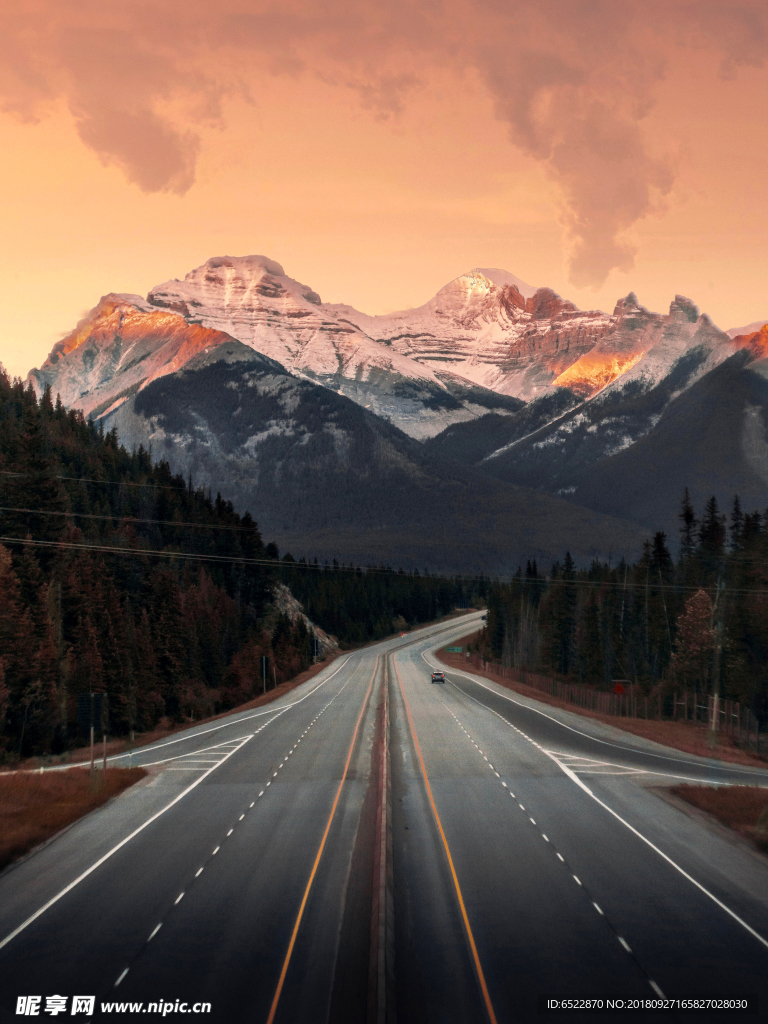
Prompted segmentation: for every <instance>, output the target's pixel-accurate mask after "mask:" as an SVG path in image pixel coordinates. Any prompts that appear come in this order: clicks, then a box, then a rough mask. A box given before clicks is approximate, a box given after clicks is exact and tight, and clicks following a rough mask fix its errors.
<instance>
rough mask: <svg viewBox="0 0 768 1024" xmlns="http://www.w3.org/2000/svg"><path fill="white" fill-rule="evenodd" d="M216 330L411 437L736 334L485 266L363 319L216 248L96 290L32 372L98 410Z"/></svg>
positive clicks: (725, 348)
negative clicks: (116, 291) (594, 300)
mask: <svg viewBox="0 0 768 1024" xmlns="http://www.w3.org/2000/svg"><path fill="white" fill-rule="evenodd" d="M226 339H235V340H238V341H240V342H242V343H243V344H245V345H247V346H249V347H250V348H252V349H253V350H254V351H256V352H258V353H260V354H262V355H263V356H265V357H267V358H269V359H273V360H275V361H276V362H278V363H279V364H280V365H281V366H283V367H284V368H285V369H286V370H288V371H289V372H291V373H293V374H294V375H298V376H300V377H304V378H307V379H309V380H312V381H315V382H316V383H319V384H322V385H323V386H324V387H326V388H329V389H331V390H333V391H336V392H337V393H339V394H344V395H346V396H347V397H348V398H351V399H352V400H353V401H355V402H357V404H359V405H362V406H363V407H365V408H367V409H370V410H371V411H372V412H374V413H376V414H377V415H380V416H383V417H384V418H385V419H387V420H389V421H390V422H391V423H393V424H395V425H396V426H398V427H399V428H400V429H402V430H404V431H405V432H406V433H408V434H410V435H411V436H412V437H415V438H417V439H419V440H425V439H427V438H430V437H433V436H435V435H437V434H439V433H440V432H441V431H443V430H445V429H446V428H447V427H450V426H451V425H454V424H457V423H461V422H467V421H473V420H476V419H478V418H480V417H483V416H485V415H487V414H489V413H499V414H506V415H509V414H512V413H515V412H517V411H518V410H519V409H520V408H521V406H522V404H523V403H525V402H529V401H531V400H534V399H537V398H540V397H542V396H545V395H547V394H550V393H552V392H553V391H554V390H557V389H567V390H568V391H570V392H573V393H574V394H575V395H577V396H578V397H579V398H581V399H591V398H594V396H599V395H600V394H602V393H603V391H605V390H606V389H607V390H610V389H611V388H614V387H616V386H623V384H624V383H630V382H635V383H636V385H637V386H639V387H641V388H645V389H647V388H648V387H653V386H655V385H657V384H658V383H659V382H660V381H661V380H662V379H663V378H664V377H665V376H666V375H667V374H668V373H669V372H670V371H671V370H672V368H673V367H674V365H675V364H676V362H677V361H678V360H680V359H682V358H688V356H689V353H690V352H691V351H693V350H696V352H697V353H698V356H697V365H698V373H699V375H701V374H702V373H706V372H707V371H708V370H709V369H711V368H712V367H714V366H716V365H717V364H718V363H719V362H721V361H722V360H723V359H726V358H728V356H730V355H731V354H732V352H733V351H734V347H733V346H734V344H736V345H739V344H743V341H740V340H739V339H738V338H737V339H736V341H735V342H734V341H732V340H731V338H730V337H729V336H728V335H727V334H726V333H724V332H723V331H720V330H719V329H718V328H716V327H715V326H714V325H713V324H712V323H711V321H710V320H709V319H708V318H707V317H706V316H705V315H699V312H698V310H697V309H696V307H695V306H694V305H693V304H692V303H691V302H690V301H689V300H687V299H684V298H682V297H680V296H678V297H677V298H676V299H675V301H674V302H673V303H672V305H671V307H670V311H669V313H668V314H666V315H665V314H659V313H652V312H649V311H648V310H647V309H645V308H644V307H642V306H640V305H639V304H638V301H637V299H636V298H635V296H634V295H632V294H630V295H628V296H627V297H626V298H625V299H621V300H619V302H618V303H617V304H616V307H615V309H614V311H613V313H611V314H608V313H603V312H601V311H599V310H590V311H583V310H579V309H577V308H576V307H575V306H574V305H573V303H571V302H568V301H567V300H565V299H562V298H560V297H559V296H558V295H556V294H555V293H554V292H553V291H552V290H551V289H549V288H533V287H531V286H530V285H527V284H526V283H525V282H524V281H521V280H520V279H519V278H516V277H514V276H513V275H512V274H510V273H508V272H506V271H503V270H494V269H482V270H474V271H471V272H470V273H468V274H463V275H461V276H460V277H457V278H456V279H455V280H453V281H451V282H450V283H449V284H447V285H446V286H445V287H444V288H442V289H441V290H440V291H439V292H438V293H437V295H435V296H434V298H432V299H430V301H429V302H427V303H426V304H425V305H423V306H420V307H418V308H417V309H412V310H405V311H402V312H399V313H391V314H387V315H383V316H368V315H367V314H365V313H361V312H359V311H358V310H355V309H354V308H353V307H352V306H348V305H343V304H331V303H323V302H321V300H320V296H319V295H318V294H317V293H316V292H314V291H313V290H312V289H311V288H310V287H309V286H307V285H304V284H301V283H300V282H298V281H295V280H293V279H292V278H290V277H288V276H287V275H286V274H285V273H284V271H283V268H282V267H281V266H280V264H278V263H275V262H274V261H273V260H270V259H268V258H267V257H265V256H245V257H228V256H222V257H215V258H213V259H210V260H208V261H207V262H206V263H205V264H203V265H202V266H201V267H198V268H196V269H195V270H193V271H191V272H190V273H189V274H187V275H186V277H185V278H184V280H183V281H168V282H166V283H165V284H162V285H158V286H157V287H155V288H153V289H152V290H151V291H150V293H149V295H148V296H147V298H146V299H142V298H140V297H139V296H135V295H109V296H106V297H105V298H104V299H102V301H101V302H100V303H99V304H98V306H96V307H95V309H94V310H92V311H91V313H90V314H88V316H87V317H86V318H85V320H83V321H82V322H81V323H80V324H78V326H77V328H76V329H75V331H73V332H72V334H70V335H69V336H68V337H67V338H65V339H64V340H63V341H61V342H59V343H58V344H57V345H56V346H54V349H53V351H52V353H51V355H50V356H49V358H48V360H46V362H45V364H44V365H43V366H42V367H41V368H40V370H37V371H33V372H32V379H33V380H35V381H36V384H37V386H38V387H42V386H43V385H44V384H46V383H49V384H50V385H51V387H52V388H53V389H54V391H58V392H60V393H61V395H62V400H63V401H64V402H65V404H67V405H75V406H77V407H79V408H82V409H83V410H84V411H85V412H87V413H91V414H95V415H100V414H103V413H104V412H105V411H106V410H107V409H109V408H110V407H111V405H112V403H113V402H118V401H124V400H125V399H126V397H127V396H128V395H130V394H133V393H135V392H136V391H137V390H139V389H140V388H142V387H145V386H146V385H147V384H148V383H149V382H150V381H152V380H154V379H156V377H157V376H158V375H162V374H164V373H171V372H174V371H175V370H176V369H179V368H180V367H181V366H183V365H184V362H185V360H186V359H188V358H191V357H192V356H193V355H195V354H196V353H197V352H199V351H201V350H202V349H205V348H210V347H211V346H212V345H218V344H220V343H221V342H222V341H224V340H226ZM694 379H697V378H694V377H690V376H689V378H688V384H689V385H690V384H692V383H693V381H694Z"/></svg>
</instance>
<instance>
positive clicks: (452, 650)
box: [445, 647, 464, 654]
mask: <svg viewBox="0 0 768 1024" xmlns="http://www.w3.org/2000/svg"><path fill="white" fill-rule="evenodd" d="M463 650H464V648H463V647H446V648H445V652H446V654H461V652H462V651H463Z"/></svg>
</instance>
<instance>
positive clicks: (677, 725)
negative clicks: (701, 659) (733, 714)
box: [437, 633, 766, 768]
mask: <svg viewBox="0 0 768 1024" xmlns="http://www.w3.org/2000/svg"><path fill="white" fill-rule="evenodd" d="M476 636H477V634H476V633H472V634H470V635H469V636H466V637H463V638H462V639H461V640H456V641H455V646H456V647H460V646H464V647H466V645H467V643H468V642H469V641H470V640H472V639H474V638H475V637H476ZM450 646H454V644H453V643H452V644H450ZM437 656H438V658H439V659H440V661H442V662H443V664H445V665H447V666H448V667H449V668H463V669H464V670H465V671H471V672H472V673H473V674H474V675H478V676H482V677H483V678H484V679H492V680H493V682H495V683H499V684H501V686H505V687H506V688H507V689H508V690H512V691H513V692H514V693H519V694H521V695H522V696H524V697H532V698H533V699H534V700H537V701H540V702H541V703H542V704H549V705H550V706H551V707H555V708H563V709H564V710H566V711H570V712H572V713H573V714H574V715H582V716H583V717H584V718H592V719H594V720H596V721H598V722H603V723H605V725H612V726H613V727H614V729H621V730H622V731H623V732H629V733H632V735H633V736H641V737H642V738H643V739H646V740H653V741H654V742H655V743H661V744H663V746H665V747H672V748H673V750H680V751H683V752H684V753H686V754H695V755H697V756H698V757H708V758H714V759H715V760H718V761H728V762H730V763H731V764H743V765H749V766H750V767H753V768H765V767H766V758H765V757H764V756H763V755H761V754H760V755H759V754H753V753H750V752H749V751H747V750H743V749H742V748H741V747H737V746H736V745H735V744H734V742H733V740H732V739H731V737H730V736H723V735H721V736H720V737H719V738H718V744H717V747H715V748H714V749H712V748H711V747H710V746H709V745H708V743H707V727H706V726H705V725H702V724H699V723H696V722H682V721H678V722H659V721H656V720H654V719H652V718H650V719H647V720H646V719H644V718H619V717H616V716H614V715H603V714H600V713H599V712H597V711H587V710H585V709H584V708H579V707H576V706H575V705H574V704H568V703H567V702H566V701H564V700H559V699H558V698H557V697H551V696H550V695H549V694H548V693H542V691H541V690H537V689H535V687H533V686H526V685H525V684H523V683H519V682H517V681H516V680H514V679H508V678H506V677H505V676H501V675H500V674H499V673H497V672H494V671H492V669H491V668H490V667H489V668H487V669H482V668H476V667H475V666H474V665H472V664H471V663H470V664H467V660H466V658H465V656H464V654H446V653H445V649H444V648H443V649H441V650H439V651H438V652H437Z"/></svg>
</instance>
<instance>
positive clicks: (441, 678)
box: [432, 672, 445, 683]
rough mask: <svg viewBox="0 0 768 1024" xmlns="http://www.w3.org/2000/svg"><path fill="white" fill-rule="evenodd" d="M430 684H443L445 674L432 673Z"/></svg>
mask: <svg viewBox="0 0 768 1024" xmlns="http://www.w3.org/2000/svg"><path fill="white" fill-rule="evenodd" d="M432 682H433V683H444V682H445V672H433V673H432Z"/></svg>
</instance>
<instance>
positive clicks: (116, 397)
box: [29, 293, 269, 417]
mask: <svg viewBox="0 0 768 1024" xmlns="http://www.w3.org/2000/svg"><path fill="white" fill-rule="evenodd" d="M231 341H232V339H231V338H230V337H229V336H228V335H226V334H224V333H222V332H221V331H215V330H210V329H208V328H205V327H201V326H200V325H199V324H194V323H187V322H186V321H185V320H184V319H183V318H182V317H181V316H179V315H178V314H177V313H173V312H168V311H165V310H158V309H155V308H153V307H152V306H151V305H150V304H149V303H148V302H146V301H145V300H144V299H142V298H140V297H139V296H138V295H116V294H114V293H112V294H110V295H105V296H104V297H103V298H102V299H101V301H100V302H99V303H98V305H97V306H96V307H95V308H94V309H92V310H91V312H90V313H88V315H87V316H86V317H85V318H84V319H83V320H81V321H80V323H79V324H78V325H77V327H76V328H75V330H74V331H72V332H71V334H68V335H67V336H66V337H65V338H63V339H62V340H61V341H59V342H57V343H56V344H55V345H54V347H53V350H52V351H51V354H50V355H49V356H48V358H47V359H46V361H45V362H44V363H43V365H42V366H41V367H40V369H39V370H32V371H31V373H30V375H29V377H30V379H31V380H32V381H33V383H34V385H35V387H36V388H37V390H38V391H42V390H43V388H44V387H45V386H46V384H49V385H50V386H51V388H52V390H53V391H54V393H58V394H60V395H61V400H62V402H63V403H64V404H65V405H66V406H68V407H74V408H77V409H80V410H82V411H83V412H84V413H85V415H86V416H94V417H98V416H100V415H103V414H104V413H106V412H111V411H113V410H114V409H116V408H118V407H119V406H120V405H121V404H122V403H123V402H125V401H126V400H127V399H128V398H129V397H130V396H131V395H134V394H136V393H137V392H138V391H139V390H141V389H142V388H144V387H146V386H147V385H148V384H150V383H151V382H152V381H153V380H157V379H158V378H159V377H163V376H167V375H168V374H172V373H175V372H176V371H177V370H180V369H182V368H183V367H184V366H185V365H186V364H187V363H188V362H189V361H190V360H191V359H193V358H194V357H195V356H197V355H199V354H200V353H204V352H209V351H213V350H215V349H217V348H218V347H219V346H220V345H222V344H223V343H225V342H231ZM264 362H269V361H268V360H264Z"/></svg>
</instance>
